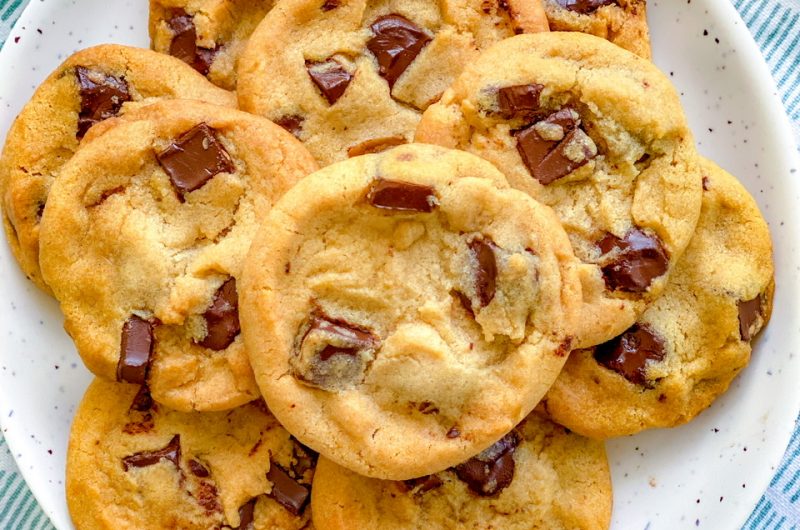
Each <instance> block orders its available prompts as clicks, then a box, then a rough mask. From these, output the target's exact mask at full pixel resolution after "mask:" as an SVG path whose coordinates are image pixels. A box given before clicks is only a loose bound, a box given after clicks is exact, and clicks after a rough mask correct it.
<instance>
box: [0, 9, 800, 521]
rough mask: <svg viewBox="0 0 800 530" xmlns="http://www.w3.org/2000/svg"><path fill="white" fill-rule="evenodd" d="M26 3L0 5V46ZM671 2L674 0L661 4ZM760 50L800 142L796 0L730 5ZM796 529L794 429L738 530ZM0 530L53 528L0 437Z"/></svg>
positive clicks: (799, 443)
mask: <svg viewBox="0 0 800 530" xmlns="http://www.w3.org/2000/svg"><path fill="white" fill-rule="evenodd" d="M29 1H30V0H0V43H3V42H4V41H5V40H6V38H7V37H8V35H9V33H10V31H11V26H12V25H13V24H14V22H15V21H16V19H17V17H19V15H20V13H21V12H22V9H23V8H24V7H25V6H26V5H27V4H28V2H29ZM142 1H144V0H142ZM666 1H677V0H666ZM731 1H732V2H733V4H734V5H735V6H736V8H737V9H738V11H739V13H740V14H741V15H742V18H743V19H744V21H745V22H746V23H747V27H748V28H749V29H750V31H751V32H752V34H753V36H754V37H755V40H756V42H757V43H758V45H759V46H760V47H761V51H762V52H763V53H764V56H765V57H766V59H767V63H768V64H769V66H770V69H771V70H772V74H773V76H774V77H775V80H776V82H777V84H778V89H779V91H780V94H781V98H782V100H783V103H784V105H785V106H786V110H787V112H788V114H789V116H790V117H791V119H792V123H793V126H794V132H795V137H796V138H797V139H798V141H799V142H800V0H731ZM744 528H745V529H746V530H798V529H800V426H798V428H797V429H796V430H795V433H794V436H793V437H792V441H791V442H790V444H789V448H788V449H787V451H786V455H785V456H784V458H783V462H781V465H780V466H779V467H778V471H777V473H776V474H775V477H774V478H773V479H772V483H771V484H770V486H769V488H768V489H767V491H766V492H764V495H763V497H762V498H761V500H760V501H759V503H758V505H757V506H756V508H755V510H754V511H753V514H752V515H751V516H750V519H749V520H748V521H747V523H746V524H745V527H744ZM0 529H1V530H32V529H36V530H40V529H53V525H52V524H51V523H50V521H49V520H48V519H47V517H46V516H45V515H44V513H43V512H42V510H41V509H40V508H39V506H38V505H37V503H36V500H35V499H34V498H33V495H31V492H30V491H29V490H28V488H27V486H26V485H25V481H24V480H23V479H22V477H21V475H20V474H19V471H18V470H17V467H16V465H15V464H14V459H13V458H12V457H11V454H10V453H9V450H8V446H7V445H6V443H5V440H4V439H3V437H2V435H0Z"/></svg>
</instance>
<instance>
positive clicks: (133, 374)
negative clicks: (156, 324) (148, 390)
mask: <svg viewBox="0 0 800 530" xmlns="http://www.w3.org/2000/svg"><path fill="white" fill-rule="evenodd" d="M154 344H155V340H154V338H153V325H152V324H151V323H150V322H148V321H147V320H145V319H143V318H141V317H138V316H136V315H131V316H130V318H128V320H127V321H125V324H123V325H122V341H121V344H120V350H119V362H118V363H117V381H122V382H125V383H133V384H136V385H144V384H145V383H146V381H147V372H148V371H149V368H150V357H151V355H152V354H153V346H154Z"/></svg>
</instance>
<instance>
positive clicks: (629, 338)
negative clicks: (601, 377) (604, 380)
mask: <svg viewBox="0 0 800 530" xmlns="http://www.w3.org/2000/svg"><path fill="white" fill-rule="evenodd" d="M664 355H666V351H665V350H664V341H663V339H662V338H661V337H659V336H658V335H656V334H655V332H653V330H652V329H650V328H649V327H647V326H645V325H639V324H634V325H633V326H632V327H631V328H630V329H628V331H626V332H625V333H623V334H622V335H620V336H619V337H616V338H614V339H611V340H610V341H608V342H606V343H605V344H601V345H599V346H597V347H596V348H595V351H594V358H595V360H596V361H597V362H598V363H600V364H601V365H603V366H605V367H606V368H608V369H609V370H613V371H615V372H617V373H618V374H619V375H621V376H622V377H624V378H625V379H627V380H628V381H630V382H631V383H633V384H635V385H639V386H643V387H646V388H652V384H651V383H650V382H649V381H648V380H647V366H648V363H649V362H650V361H654V362H658V361H662V360H663V359H664Z"/></svg>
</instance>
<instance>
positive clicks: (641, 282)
mask: <svg viewBox="0 0 800 530" xmlns="http://www.w3.org/2000/svg"><path fill="white" fill-rule="evenodd" d="M598 246H599V247H600V250H601V251H602V252H603V254H609V253H611V252H612V251H613V252H614V253H612V254H611V256H610V257H611V260H610V261H609V262H606V263H605V264H604V265H603V266H602V267H601V269H602V271H603V277H604V278H605V282H606V287H608V289H610V290H612V291H625V292H629V293H643V292H645V291H647V289H648V288H649V287H650V284H651V283H652V282H653V280H654V279H656V278H658V277H659V276H661V275H663V274H664V273H666V272H667V268H668V267H669V257H668V255H667V251H666V250H664V246H663V245H662V243H661V240H660V239H659V238H658V236H656V235H655V234H651V233H649V232H645V231H643V230H640V229H639V228H634V229H632V230H630V231H629V232H628V233H627V234H625V239H619V238H618V237H616V236H614V235H613V234H608V235H606V236H605V237H604V238H603V239H602V240H601V241H600V242H599V243H598ZM601 263H602V258H601Z"/></svg>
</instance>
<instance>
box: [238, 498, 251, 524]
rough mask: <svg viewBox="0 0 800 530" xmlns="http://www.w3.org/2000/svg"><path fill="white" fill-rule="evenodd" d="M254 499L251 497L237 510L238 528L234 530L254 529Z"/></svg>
mask: <svg viewBox="0 0 800 530" xmlns="http://www.w3.org/2000/svg"><path fill="white" fill-rule="evenodd" d="M255 509H256V497H253V498H252V499H250V500H249V501H247V502H246V503H244V504H243V505H242V506H241V507H240V508H239V526H238V527H237V529H236V530H254V529H255Z"/></svg>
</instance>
